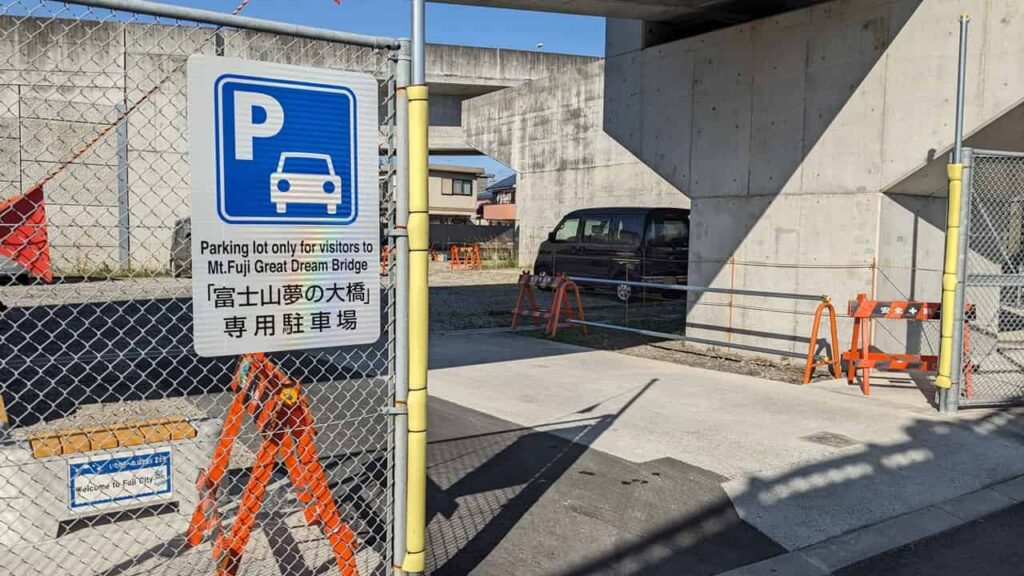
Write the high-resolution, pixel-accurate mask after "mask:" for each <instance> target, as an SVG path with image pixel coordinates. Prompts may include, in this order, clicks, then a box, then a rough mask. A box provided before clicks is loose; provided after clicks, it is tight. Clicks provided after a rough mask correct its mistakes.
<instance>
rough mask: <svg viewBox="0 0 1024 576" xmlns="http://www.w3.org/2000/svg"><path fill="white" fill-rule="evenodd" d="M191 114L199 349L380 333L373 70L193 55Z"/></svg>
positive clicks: (266, 346)
mask: <svg viewBox="0 0 1024 576" xmlns="http://www.w3.org/2000/svg"><path fill="white" fill-rule="evenodd" d="M188 118H189V132H190V136H191V144H190V163H191V166H192V214H193V215H192V271H193V272H192V278H193V280H192V297H193V299H192V302H193V304H192V307H193V313H194V323H193V326H194V328H193V330H194V336H195V347H196V353H197V354H199V355H200V356H221V355H228V354H243V353H247V352H272V351H278V350H299V349H304V348H323V347H329V346H343V345H352V344H365V343H370V342H374V341H376V340H377V338H378V336H379V334H380V276H379V264H378V263H379V260H380V256H379V250H380V220H379V213H378V212H379V207H378V206H379V204H378V202H379V189H378V184H377V179H378V176H377V172H378V168H377V165H378V157H377V120H378V118H377V82H376V80H375V79H374V78H373V77H372V76H370V75H367V74H361V73H355V72H339V71H335V70H324V69H318V68H307V67H298V66H287V65H280V64H267V63H262V62H250V61H245V60H239V59H234V58H220V57H212V56H200V55H197V56H192V57H191V58H190V59H189V62H188Z"/></svg>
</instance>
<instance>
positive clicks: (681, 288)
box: [565, 276, 831, 359]
mask: <svg viewBox="0 0 1024 576" xmlns="http://www.w3.org/2000/svg"><path fill="white" fill-rule="evenodd" d="M569 279H570V280H572V281H574V282H576V283H578V284H604V285H608V286H622V285H626V286H630V287H636V288H651V289H655V290H672V291H677V292H703V293H710V294H729V295H733V296H759V297H763V298H778V299H783V300H802V301H808V302H828V301H829V300H830V299H831V297H830V296H828V295H825V294H820V295H816V294H794V293H787V292H764V291H761V290H736V289H731V288H711V287H706V286H688V285H685V284H660V283H657V282H636V281H633V280H616V279H610V278H592V277H588V276H569ZM565 322H567V323H569V324H578V325H582V326H593V327H595V328H604V329H607V330H617V331H620V332H629V333H633V334H640V335H643V336H651V337H653V338H664V339H666V340H676V341H679V342H692V343H694V344H705V345H708V346H718V347H722V348H732V349H734V350H746V351H748V352H756V353H760V354H770V355H773V356H786V357H789V358H800V359H804V358H806V356H807V354H806V353H801V352H790V351H786V350H774V349H771V348H765V347H762V346H754V345H751V344H739V343H736V342H729V341H725V340H712V339H709V338H697V337H693V336H684V335H680V334H672V333H669V332H658V331H656V330H645V329H643V328H630V327H628V326H618V325H616V324H609V323H607V322H595V321H592V320H572V319H568V320H566V321H565Z"/></svg>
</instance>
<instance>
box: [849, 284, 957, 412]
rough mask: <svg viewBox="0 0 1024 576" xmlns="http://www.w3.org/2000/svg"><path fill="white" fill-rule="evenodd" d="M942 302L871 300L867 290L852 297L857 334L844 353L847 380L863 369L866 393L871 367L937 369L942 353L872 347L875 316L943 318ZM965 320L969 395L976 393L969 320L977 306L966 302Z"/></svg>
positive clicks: (862, 383) (867, 393) (862, 386)
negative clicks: (872, 325) (894, 351)
mask: <svg viewBox="0 0 1024 576" xmlns="http://www.w3.org/2000/svg"><path fill="white" fill-rule="evenodd" d="M941 308H942V306H941V304H940V303H939V302H915V301H909V300H893V301H878V300H869V299H868V296H867V294H858V295H857V299H856V300H850V303H849V314H850V316H851V317H853V336H852V338H851V339H850V350H849V351H848V352H844V353H843V356H842V358H843V360H844V361H846V362H847V373H846V381H847V382H849V383H851V384H852V383H853V380H854V378H856V375H857V370H860V371H861V379H860V390H861V392H862V393H863V394H864V395H865V396H870V395H871V369H872V368H877V369H879V370H886V371H889V372H909V371H923V372H933V371H935V370H936V368H937V367H938V356H935V355H931V354H907V353H902V352H901V353H887V352H876V351H873V350H871V334H870V327H871V320H872V319H873V318H885V319H889V320H908V321H911V322H921V321H925V320H939V319H940V310H941ZM965 311H966V314H965V320H964V355H963V356H964V358H965V359H967V361H966V363H965V365H964V381H965V386H966V392H967V395H968V397H970V396H971V395H972V394H973V388H974V387H973V372H974V370H973V367H972V366H971V365H970V360H969V358H970V355H969V354H968V352H970V324H968V323H967V320H969V319H970V318H971V317H972V316H973V314H974V307H973V306H971V305H966V306H965Z"/></svg>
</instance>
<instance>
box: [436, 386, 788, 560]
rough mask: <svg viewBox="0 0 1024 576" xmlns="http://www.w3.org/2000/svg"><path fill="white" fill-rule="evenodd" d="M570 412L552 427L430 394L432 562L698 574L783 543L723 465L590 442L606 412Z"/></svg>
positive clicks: (607, 422)
mask: <svg viewBox="0 0 1024 576" xmlns="http://www.w3.org/2000/svg"><path fill="white" fill-rule="evenodd" d="M578 416H579V417H578V418H574V419H572V420H573V422H571V423H570V424H569V425H568V427H566V426H564V425H563V426H560V432H559V433H560V436H555V435H553V434H550V433H547V432H544V431H539V430H536V429H533V428H523V427H520V426H517V425H515V424H513V423H511V422H507V421H504V420H501V419H498V418H494V417H492V416H489V415H486V414H483V413H481V412H477V411H474V410H470V409H468V408H465V407H462V406H459V405H457V404H453V403H451V402H446V401H444V400H440V399H438V398H432V399H431V400H430V422H431V424H430V430H429V432H428V435H429V439H430V445H429V451H428V473H429V482H428V508H429V509H428V518H429V522H430V524H429V528H428V532H429V541H430V549H429V551H428V557H427V562H428V572H429V573H430V574H432V575H434V576H461V575H465V574H473V575H478V576H490V575H495V576H499V575H500V576H507V575H509V574H515V575H517V576H531V575H550V576H584V575H587V576H591V575H595V576H596V575H613V574H614V575H618V576H622V575H638V576H639V575H641V574H642V575H645V576H647V575H653V576H658V575H662V574H664V575H672V576H691V575H692V576H696V575H711V574H717V573H719V572H722V571H726V570H729V569H732V568H735V567H738V566H742V565H745V564H749V563H753V562H757V561H759V560H762V559H765V558H767V557H770V556H774V555H776V554H779V553H782V552H783V549H782V548H781V547H780V546H778V545H777V544H775V543H774V542H772V541H771V540H770V539H768V538H767V537H766V536H764V535H762V534H761V533H760V532H758V531H757V530H755V529H754V528H752V527H750V526H749V525H748V524H746V523H745V522H743V521H742V520H740V518H739V517H738V516H737V515H736V512H735V511H734V509H733V507H732V504H731V503H730V501H729V499H728V497H727V496H726V494H725V492H724V490H722V488H721V482H722V480H723V478H722V477H721V476H718V475H717V474H714V473H712V472H709V471H707V470H703V469H701V468H698V467H695V466H690V465H687V464H685V463H683V462H679V461H677V460H673V459H670V458H665V459H660V460H655V461H651V462H642V463H636V462H630V461H627V460H623V459H621V458H617V457H614V456H611V455H609V454H606V453H604V452H601V451H598V450H593V449H587V448H586V446H585V445H586V443H588V442H591V441H593V440H594V439H596V438H597V437H598V436H600V435H601V434H602V433H603V432H604V431H605V430H606V429H607V428H608V427H609V426H611V424H612V422H613V421H614V418H611V417H607V416H598V417H593V416H590V415H589V414H587V413H580V414H579V415H578ZM567 436H568V437H572V438H575V439H576V440H577V443H573V442H570V441H568V440H566V439H565V437H567Z"/></svg>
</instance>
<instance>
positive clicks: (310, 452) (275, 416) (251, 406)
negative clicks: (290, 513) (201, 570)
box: [187, 354, 359, 576]
mask: <svg viewBox="0 0 1024 576" xmlns="http://www.w3.org/2000/svg"><path fill="white" fill-rule="evenodd" d="M231 388H232V390H234V391H235V397H234V399H233V400H232V402H231V406H230V407H229V408H228V412H227V415H226V416H225V418H224V428H223V429H222V430H221V435H220V439H219V440H218V441H217V446H216V448H215V450H214V453H213V460H212V461H211V463H210V468H209V469H208V470H200V472H199V479H198V480H197V481H196V485H197V487H198V489H199V497H200V499H199V503H198V505H197V506H196V510H195V512H193V514H192V521H191V522H190V523H189V527H188V534H187V541H188V544H189V546H198V545H199V544H200V543H201V542H202V541H203V537H204V535H206V534H207V533H212V535H213V536H214V537H215V538H216V541H215V543H214V545H213V558H214V560H215V561H216V562H217V573H216V575H217V576H235V574H237V573H238V569H239V566H240V565H241V562H242V554H243V553H244V552H245V546H246V543H247V542H248V541H249V536H250V534H251V533H252V528H253V523H254V522H255V520H256V514H257V513H258V512H259V509H260V506H261V505H262V502H263V496H264V494H265V493H266V486H267V482H268V481H269V480H270V477H271V474H272V473H273V471H274V466H275V462H276V460H277V457H278V456H280V458H281V459H282V460H283V461H284V465H285V468H286V469H287V470H288V476H289V478H290V479H291V482H292V485H293V486H294V488H295V492H296V496H297V497H298V500H299V502H301V503H302V505H303V513H304V515H305V518H306V522H307V523H308V524H309V525H311V526H312V525H319V526H320V528H321V530H323V532H324V534H325V535H326V536H327V539H328V540H329V541H330V543H331V547H332V548H333V549H334V556H335V560H336V562H337V564H338V569H339V570H340V573H341V574H342V576H358V574H359V572H358V570H357V568H356V560H355V534H354V533H353V532H352V529H351V528H349V526H348V524H347V523H345V522H343V521H342V520H341V517H340V515H339V514H338V509H337V507H336V506H335V503H334V497H333V496H332V495H331V489H330V487H329V485H328V483H327V475H326V474H325V473H324V469H323V467H322V466H321V465H320V460H319V457H318V456H317V451H316V444H315V443H314V441H313V434H314V433H315V428H314V426H313V417H312V415H311V414H310V412H309V406H308V405H307V403H306V398H305V396H304V395H303V393H302V389H301V386H300V385H299V383H298V382H297V381H295V380H292V379H291V378H288V377H287V376H285V375H284V373H282V372H281V370H280V369H279V368H278V367H277V366H275V365H274V364H273V363H272V362H271V361H270V360H268V359H267V358H266V357H265V356H264V355H263V354H245V355H243V356H242V358H241V360H240V361H239V363H238V368H237V369H236V371H235V376H234V379H233V380H232V382H231ZM244 412H248V413H249V414H250V415H251V416H252V417H253V418H254V419H255V422H256V428H257V429H258V430H259V431H260V434H261V435H262V437H263V442H262V443H261V444H260V448H259V450H258V451H257V452H256V458H255V462H254V463H253V466H252V471H251V473H250V475H249V481H248V483H247V484H246V486H245V490H244V491H243V492H242V501H241V504H240V505H239V507H238V516H237V517H236V518H235V521H234V523H233V524H232V525H231V529H230V532H228V531H226V530H224V527H223V525H222V523H221V514H220V511H219V510H218V508H217V492H218V491H219V489H220V485H221V482H222V481H223V479H224V473H225V472H226V471H227V466H228V461H229V460H230V459H231V450H232V447H233V446H234V442H235V438H236V437H237V436H238V432H239V429H240V427H241V425H242V417H243V413H244Z"/></svg>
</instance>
